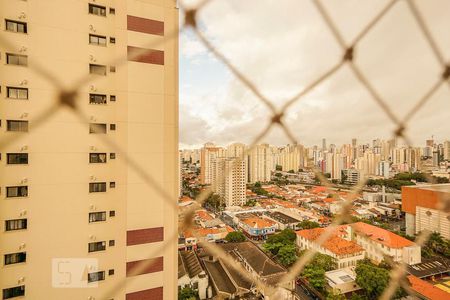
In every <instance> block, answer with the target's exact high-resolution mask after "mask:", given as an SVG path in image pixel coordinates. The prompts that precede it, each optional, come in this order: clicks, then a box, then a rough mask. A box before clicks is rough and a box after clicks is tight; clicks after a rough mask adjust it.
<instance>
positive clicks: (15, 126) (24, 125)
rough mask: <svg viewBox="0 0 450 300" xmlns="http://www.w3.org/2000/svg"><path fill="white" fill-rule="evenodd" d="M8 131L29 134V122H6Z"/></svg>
mask: <svg viewBox="0 0 450 300" xmlns="http://www.w3.org/2000/svg"><path fill="white" fill-rule="evenodd" d="M6 130H7V131H21V132H28V121H22V120H7V121H6Z"/></svg>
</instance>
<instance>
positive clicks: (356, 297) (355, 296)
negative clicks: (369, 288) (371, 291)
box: [350, 293, 367, 300]
mask: <svg viewBox="0 0 450 300" xmlns="http://www.w3.org/2000/svg"><path fill="white" fill-rule="evenodd" d="M366 299H367V298H366V297H365V296H364V295H360V294H356V293H352V297H351V298H350V300H366Z"/></svg>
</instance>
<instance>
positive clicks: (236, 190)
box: [211, 157, 247, 207]
mask: <svg viewBox="0 0 450 300" xmlns="http://www.w3.org/2000/svg"><path fill="white" fill-rule="evenodd" d="M211 164H212V169H213V171H212V173H213V174H212V182H211V186H212V189H213V191H214V192H215V193H217V194H218V195H219V196H220V197H222V199H223V202H224V204H225V206H226V207H230V206H240V205H244V204H245V202H246V194H245V193H246V189H247V164H246V160H245V159H242V158H238V157H232V158H230V157H218V158H215V159H213V161H212V163H211Z"/></svg>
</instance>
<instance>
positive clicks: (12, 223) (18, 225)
mask: <svg viewBox="0 0 450 300" xmlns="http://www.w3.org/2000/svg"><path fill="white" fill-rule="evenodd" d="M27 223H28V222H27V219H14V220H6V221H5V230H6V231H13V230H22V229H27V227H28V224H27Z"/></svg>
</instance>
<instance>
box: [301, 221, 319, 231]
mask: <svg viewBox="0 0 450 300" xmlns="http://www.w3.org/2000/svg"><path fill="white" fill-rule="evenodd" d="M298 226H299V227H301V228H302V229H313V228H319V227H320V224H319V223H317V222H314V221H309V220H304V221H301V222H300V223H298Z"/></svg>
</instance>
